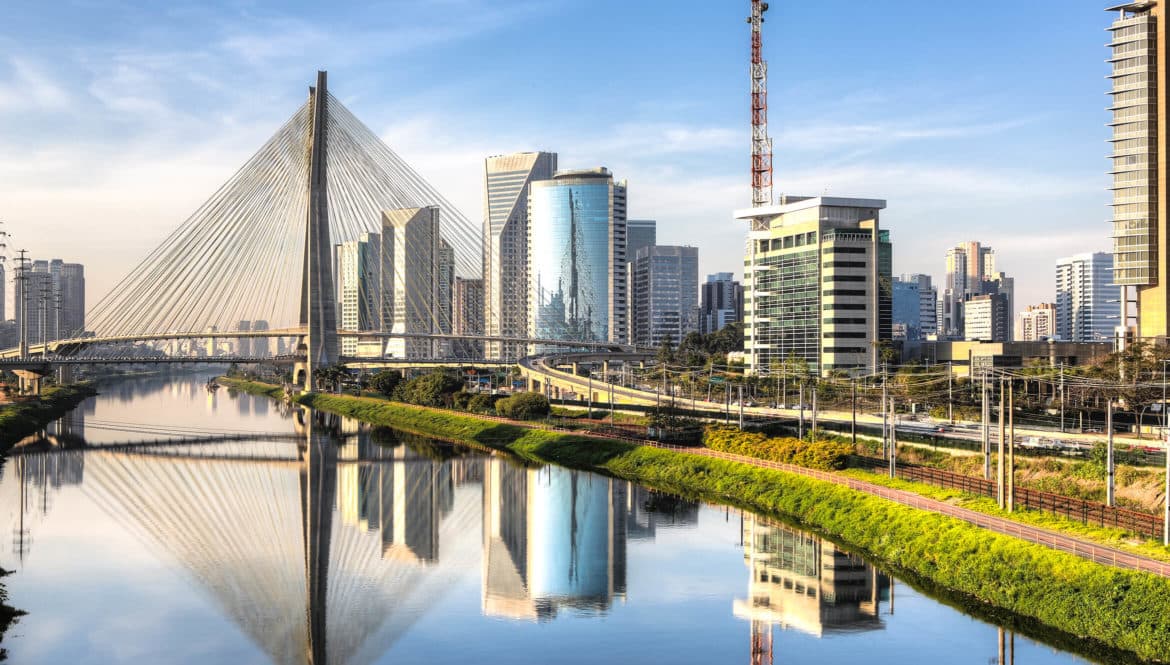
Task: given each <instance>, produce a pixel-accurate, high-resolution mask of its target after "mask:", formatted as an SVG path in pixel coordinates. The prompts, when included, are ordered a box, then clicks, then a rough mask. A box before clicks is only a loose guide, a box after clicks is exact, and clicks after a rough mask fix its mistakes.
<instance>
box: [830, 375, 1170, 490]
mask: <svg viewBox="0 0 1170 665" xmlns="http://www.w3.org/2000/svg"><path fill="white" fill-rule="evenodd" d="M849 383H850V384H851V385H850V401H851V402H852V404H853V416H852V417H851V418H850V420H849V436H850V437H851V438H852V439H853V445H854V446H857V377H856V376H855V377H852V378H851V379H850V380H849ZM1167 478H1170V475H1167ZM1167 505H1170V504H1167Z"/></svg>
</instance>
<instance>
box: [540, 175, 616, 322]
mask: <svg viewBox="0 0 1170 665" xmlns="http://www.w3.org/2000/svg"><path fill="white" fill-rule="evenodd" d="M528 214H529V224H528V236H529V238H528V247H529V252H528V266H529V270H528V277H529V281H528V331H529V334H530V336H532V337H535V338H539V339H558V340H581V341H623V342H624V341H625V339H626V185H625V182H620V183H614V181H613V176H612V175H611V174H610V172H609V171H608V170H606V169H604V168H599V169H591V170H587V171H561V172H558V173H557V174H556V175H555V176H554V177H553V179H552V180H545V181H541V182H534V183H532V189H531V194H530V198H529V213H528Z"/></svg>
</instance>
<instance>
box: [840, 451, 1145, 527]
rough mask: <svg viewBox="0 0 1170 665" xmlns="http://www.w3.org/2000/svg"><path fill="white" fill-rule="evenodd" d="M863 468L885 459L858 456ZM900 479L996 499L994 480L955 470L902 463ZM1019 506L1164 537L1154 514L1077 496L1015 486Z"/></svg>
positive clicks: (884, 464)
mask: <svg viewBox="0 0 1170 665" xmlns="http://www.w3.org/2000/svg"><path fill="white" fill-rule="evenodd" d="M855 459H857V460H859V462H860V464H861V465H862V466H865V467H868V468H886V467H888V463H887V462H886V461H885V460H880V459H874V458H872V457H859V458H855ZM897 473H898V476H899V477H902V478H905V479H907V480H916V481H919V482H924V483H928V484H930V485H934V486H936V487H944V488H947V489H956V490H959V491H961V492H967V493H969V494H977V495H980V496H990V497H994V496H996V487H995V481H993V480H986V479H984V478H978V477H975V476H967V475H964V474H961V473H955V472H953V471H944V470H942V469H934V468H931V467H927V466H919V465H916V464H903V463H899V464H898V467H897ZM1016 505H1017V506H1019V507H1021V508H1029V509H1031V510H1038V511H1040V512H1047V513H1052V514H1053V515H1060V516H1062V517H1067V518H1069V519H1074V520H1079V521H1080V522H1081V523H1082V524H1095V525H1097V526H1103V527H1105V526H1108V527H1116V528H1119V529H1125V530H1126V531H1130V532H1133V533H1136V534H1139V535H1142V536H1146V537H1149V538H1159V539H1160V538H1161V537H1162V518H1161V516H1159V515H1154V514H1152V513H1144V512H1141V511H1137V510H1130V509H1128V508H1117V507H1110V506H1107V505H1105V504H1103V503H1099V502H1097V501H1087V500H1085V499H1078V498H1076V497H1070V496H1064V495H1062V494H1053V493H1052V492H1041V491H1039V490H1033V489H1028V488H1025V487H1019V486H1017V487H1016Z"/></svg>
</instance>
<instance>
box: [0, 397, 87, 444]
mask: <svg viewBox="0 0 1170 665" xmlns="http://www.w3.org/2000/svg"><path fill="white" fill-rule="evenodd" d="M96 394H97V390H95V389H94V388H93V386H90V385H89V384H84V383H79V384H75V385H71V386H59V387H53V388H48V389H46V390H45V391H44V393H43V395H42V399H41V400H40V401H29V402H18V403H15V404H5V405H4V406H0V453H2V452H4V451H6V450H8V448H10V447H11V446H12V444H14V443H16V442H17V441H20V440H21V439H23V438H24V437H26V436H28V435H29V434H33V433H35V432H36V431H37V430H39V429H41V428H42V427H44V426H45V425H47V424H49V423H51V422H53V421H54V420H56V419H58V418H60V417H61V416H63V415H65V414H67V413H69V412H70V411H72V410H73V409H74V407H76V406H77V405H78V404H80V403H81V402H82V400H84V399H85V398H86V397H90V396H92V395H96Z"/></svg>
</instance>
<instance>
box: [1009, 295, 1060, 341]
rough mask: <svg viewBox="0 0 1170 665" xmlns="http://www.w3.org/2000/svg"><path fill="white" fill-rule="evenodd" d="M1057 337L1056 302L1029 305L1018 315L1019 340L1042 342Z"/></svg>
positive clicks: (1017, 334) (1017, 337) (1017, 339)
mask: <svg viewBox="0 0 1170 665" xmlns="http://www.w3.org/2000/svg"><path fill="white" fill-rule="evenodd" d="M1049 339H1056V304H1055V303H1050V302H1046V303H1041V304H1039V305H1028V306H1027V307H1025V308H1024V311H1022V312H1020V313H1019V314H1017V315H1016V335H1015V341H1017V342H1042V341H1044V340H1049Z"/></svg>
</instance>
